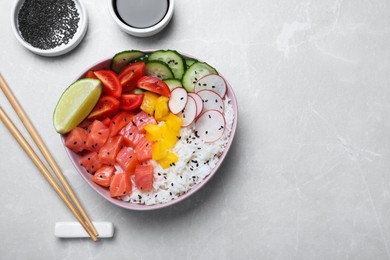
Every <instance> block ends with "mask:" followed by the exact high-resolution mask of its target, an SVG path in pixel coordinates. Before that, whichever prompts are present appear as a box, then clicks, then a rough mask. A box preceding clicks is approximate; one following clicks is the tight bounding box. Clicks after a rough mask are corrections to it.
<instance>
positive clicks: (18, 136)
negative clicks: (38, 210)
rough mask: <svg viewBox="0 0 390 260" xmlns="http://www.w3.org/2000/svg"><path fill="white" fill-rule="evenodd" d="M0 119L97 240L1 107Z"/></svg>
mask: <svg viewBox="0 0 390 260" xmlns="http://www.w3.org/2000/svg"><path fill="white" fill-rule="evenodd" d="M0 119H1V121H3V123H4V125H5V126H6V127H7V128H8V130H9V131H10V132H11V133H12V135H13V136H14V137H15V139H16V140H17V141H18V143H19V144H20V146H21V147H22V148H23V150H24V151H25V152H26V153H27V155H28V156H29V157H30V158H31V160H32V161H33V162H34V164H35V165H36V166H37V167H38V169H39V170H40V171H41V172H42V174H43V176H44V177H45V179H46V180H47V181H48V182H49V184H50V185H51V186H52V187H53V189H54V190H55V192H56V193H57V194H58V195H59V196H60V197H61V199H62V200H63V201H64V202H65V204H66V206H67V207H68V208H69V209H70V210H71V211H72V213H73V215H74V216H75V217H76V218H77V220H78V221H79V222H80V224H81V225H82V226H83V227H84V229H85V230H86V231H87V233H88V234H89V235H90V237H91V238H92V240H93V241H96V240H97V237H96V235H95V234H94V233H93V232H92V230H90V228H89V227H88V226H87V224H86V223H85V222H84V220H83V219H82V217H81V215H80V214H79V212H78V211H77V210H76V209H75V207H74V205H73V204H72V203H71V201H70V200H69V198H68V197H67V196H66V194H65V192H64V191H63V190H62V189H61V187H60V186H59V185H58V183H57V182H56V180H55V179H54V177H53V176H52V175H51V174H50V172H49V170H48V169H47V168H46V167H45V165H44V164H43V162H42V161H41V160H40V159H39V157H38V155H37V154H36V153H35V152H34V150H33V149H32V148H31V146H30V145H29V143H28V142H27V141H26V139H25V138H24V137H23V136H22V134H21V133H20V132H19V130H18V129H17V128H16V126H15V125H14V124H13V123H12V121H11V119H9V117H8V116H7V114H6V113H5V112H4V110H3V109H2V108H1V107H0Z"/></svg>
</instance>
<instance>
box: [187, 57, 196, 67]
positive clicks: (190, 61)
mask: <svg viewBox="0 0 390 260" xmlns="http://www.w3.org/2000/svg"><path fill="white" fill-rule="evenodd" d="M195 62H197V60H195V59H193V58H186V59H185V63H186V65H187V68H188V67H190V66H191V65H192V64H194V63H195Z"/></svg>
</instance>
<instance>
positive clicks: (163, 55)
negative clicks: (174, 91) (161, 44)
mask: <svg viewBox="0 0 390 260" xmlns="http://www.w3.org/2000/svg"><path fill="white" fill-rule="evenodd" d="M149 60H158V61H162V62H164V63H165V64H167V65H168V66H169V68H170V69H171V70H172V72H173V75H174V77H175V78H176V79H181V78H182V77H183V73H184V71H185V69H186V64H185V62H184V59H183V57H182V56H181V55H180V54H179V53H178V52H177V51H172V50H167V51H164V50H159V51H155V52H153V53H151V54H150V55H149Z"/></svg>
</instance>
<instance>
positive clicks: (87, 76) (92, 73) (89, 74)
mask: <svg viewBox="0 0 390 260" xmlns="http://www.w3.org/2000/svg"><path fill="white" fill-rule="evenodd" d="M84 78H91V79H97V77H96V76H95V73H94V72H93V71H92V70H89V71H88V72H87V73H85V77H84Z"/></svg>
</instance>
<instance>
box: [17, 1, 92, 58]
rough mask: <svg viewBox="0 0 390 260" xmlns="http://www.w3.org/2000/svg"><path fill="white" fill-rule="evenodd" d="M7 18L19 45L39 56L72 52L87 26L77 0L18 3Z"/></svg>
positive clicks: (83, 12)
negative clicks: (10, 19) (10, 17)
mask: <svg viewBox="0 0 390 260" xmlns="http://www.w3.org/2000/svg"><path fill="white" fill-rule="evenodd" d="M11 16H12V23H11V24H12V29H13V31H14V34H15V36H16V38H17V39H18V40H19V42H20V43H21V44H22V45H23V46H24V47H26V48H27V49H28V50H30V51H32V52H34V53H36V54H39V55H42V56H59V55H62V54H65V53H67V52H69V51H71V50H73V49H74V48H75V47H76V46H77V45H78V44H79V43H80V42H81V41H82V39H83V38H84V36H85V33H86V32H87V27H88V26H87V25H88V17H87V12H86V10H85V7H84V5H83V3H82V2H81V1H79V0H19V1H16V2H15V4H14V7H13V10H12V15H11Z"/></svg>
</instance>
